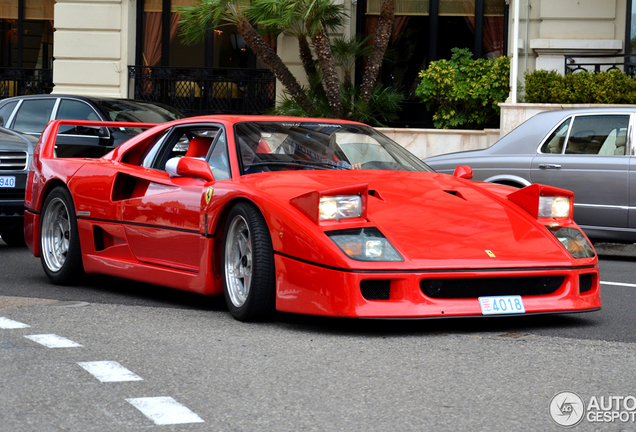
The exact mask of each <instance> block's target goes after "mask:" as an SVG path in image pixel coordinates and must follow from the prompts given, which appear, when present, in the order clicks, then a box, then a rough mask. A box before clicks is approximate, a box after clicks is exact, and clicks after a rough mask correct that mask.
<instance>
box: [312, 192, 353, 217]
mask: <svg viewBox="0 0 636 432" xmlns="http://www.w3.org/2000/svg"><path fill="white" fill-rule="evenodd" d="M361 216H362V199H361V198H360V195H345V196H323V197H320V205H319V207H318V220H321V221H323V220H340V219H346V218H359V217H361Z"/></svg>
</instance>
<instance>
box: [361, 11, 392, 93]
mask: <svg viewBox="0 0 636 432" xmlns="http://www.w3.org/2000/svg"><path fill="white" fill-rule="evenodd" d="M394 21H395V0H382V6H381V7H380V18H379V20H378V27H377V29H376V31H375V37H374V38H373V51H372V52H371V56H370V57H369V60H368V61H367V67H366V68H365V70H364V75H363V77H362V85H361V86H360V99H362V100H363V101H364V102H365V103H368V102H369V99H371V94H372V91H373V86H374V85H375V82H376V80H377V79H378V73H380V67H381V66H382V59H383V58H384V53H385V52H386V48H387V47H388V46H389V39H390V38H391V33H392V32H393V22H394Z"/></svg>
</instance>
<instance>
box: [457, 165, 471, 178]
mask: <svg viewBox="0 0 636 432" xmlns="http://www.w3.org/2000/svg"><path fill="white" fill-rule="evenodd" d="M453 176H454V177H457V178H460V179H466V180H470V179H472V178H473V170H472V168H471V167H469V166H468V165H457V168H455V172H454V173H453Z"/></svg>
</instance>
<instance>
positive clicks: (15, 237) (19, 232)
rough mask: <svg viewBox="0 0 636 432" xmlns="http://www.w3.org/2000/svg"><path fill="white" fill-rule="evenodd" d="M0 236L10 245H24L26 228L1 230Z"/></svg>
mask: <svg viewBox="0 0 636 432" xmlns="http://www.w3.org/2000/svg"><path fill="white" fill-rule="evenodd" d="M0 237H2V240H4V242H5V243H6V244H7V245H9V246H24V228H22V227H19V228H15V229H12V230H2V231H0Z"/></svg>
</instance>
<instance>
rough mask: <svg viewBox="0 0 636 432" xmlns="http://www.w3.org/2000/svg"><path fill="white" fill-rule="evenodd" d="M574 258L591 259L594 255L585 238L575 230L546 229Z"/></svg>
mask: <svg viewBox="0 0 636 432" xmlns="http://www.w3.org/2000/svg"><path fill="white" fill-rule="evenodd" d="M546 228H548V230H549V231H550V232H551V233H552V234H553V235H554V236H555V237H556V238H557V240H559V241H560V242H561V244H562V245H563V247H564V248H566V249H567V250H568V252H570V255H572V257H574V258H593V257H594V256H595V255H596V253H595V252H594V248H592V246H590V244H589V243H588V241H587V238H585V236H584V235H583V234H582V233H581V231H579V230H577V229H575V228H561V227H558V226H557V227H546Z"/></svg>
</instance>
